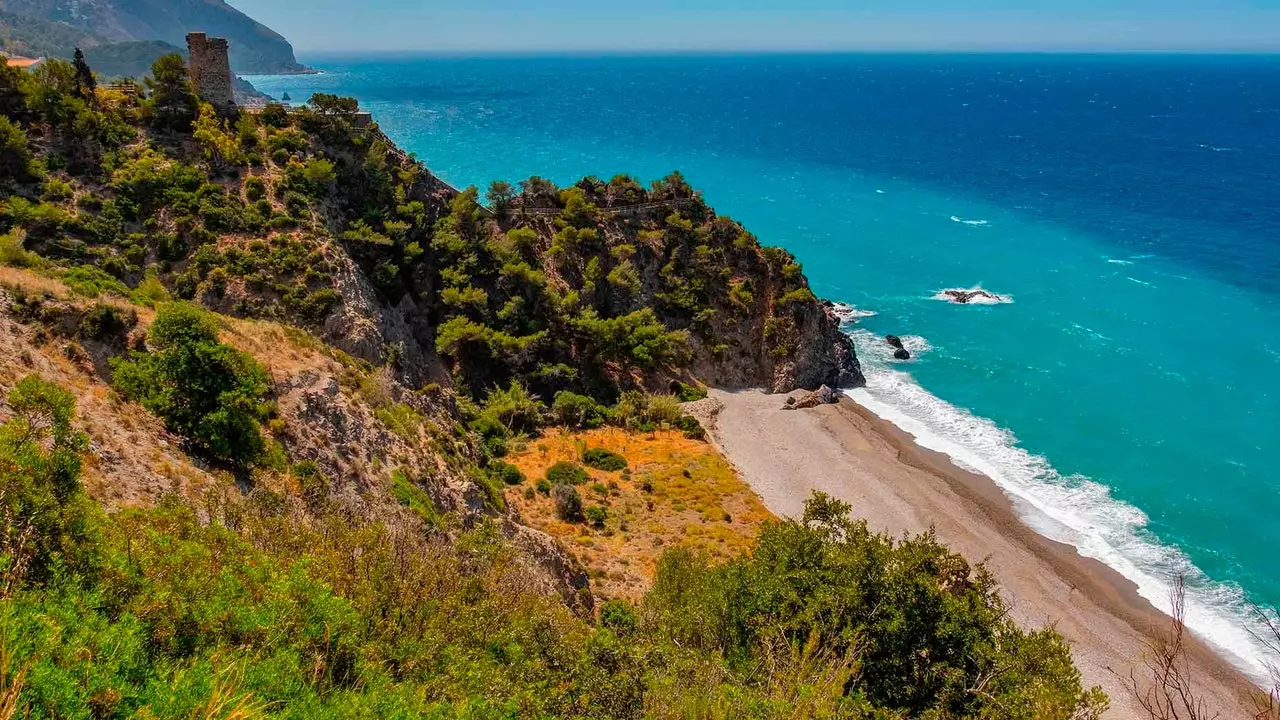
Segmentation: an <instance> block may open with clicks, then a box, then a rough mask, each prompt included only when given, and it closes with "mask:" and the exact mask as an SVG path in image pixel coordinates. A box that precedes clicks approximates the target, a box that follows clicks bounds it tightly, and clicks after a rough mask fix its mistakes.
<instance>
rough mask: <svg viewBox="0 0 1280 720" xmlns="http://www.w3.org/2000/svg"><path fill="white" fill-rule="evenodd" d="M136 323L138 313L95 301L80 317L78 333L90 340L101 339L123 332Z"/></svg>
mask: <svg viewBox="0 0 1280 720" xmlns="http://www.w3.org/2000/svg"><path fill="white" fill-rule="evenodd" d="M137 324H138V314H137V313H135V312H133V311H132V310H129V311H125V310H121V309H120V308H118V307H116V306H115V305H108V304H106V303H97V304H95V305H94V306H93V307H91V308H89V309H88V310H87V311H85V314H84V317H83V318H81V319H80V334H81V335H83V336H84V337H86V338H88V339H90V340H102V339H104V338H106V337H108V336H111V335H117V334H120V333H123V332H124V331H126V330H128V329H129V328H131V327H133V326H134V325H137Z"/></svg>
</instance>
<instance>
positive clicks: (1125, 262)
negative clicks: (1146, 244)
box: [1107, 258, 1133, 265]
mask: <svg viewBox="0 0 1280 720" xmlns="http://www.w3.org/2000/svg"><path fill="white" fill-rule="evenodd" d="M1107 262H1109V263H1111V264H1112V265H1132V264H1133V261H1132V260H1117V259H1115V258H1107Z"/></svg>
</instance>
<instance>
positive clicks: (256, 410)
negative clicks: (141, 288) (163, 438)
mask: <svg viewBox="0 0 1280 720" xmlns="http://www.w3.org/2000/svg"><path fill="white" fill-rule="evenodd" d="M147 342H148V345H149V346H150V347H151V348H153V351H152V352H149V353H140V352H134V353H133V354H132V355H131V356H130V358H129V359H127V360H122V359H116V360H114V361H113V362H112V368H113V370H114V383H115V386H116V388H117V389H118V390H120V392H121V394H123V395H124V396H125V397H127V398H129V399H131V400H136V401H137V402H139V403H141V404H142V406H143V407H145V408H147V409H148V410H150V411H151V412H153V413H155V414H156V415H158V416H160V418H161V419H163V420H164V422H165V425H166V426H167V427H168V428H169V429H170V430H171V431H173V432H176V433H178V434H179V435H182V436H183V437H185V438H187V439H188V440H190V441H191V442H192V443H193V444H194V445H195V446H196V447H197V448H198V449H200V450H202V451H204V452H207V453H209V454H210V455H212V456H213V457H215V458H218V459H221V460H226V461H229V462H233V463H237V464H251V463H253V462H254V461H256V460H257V459H258V457H259V455H261V453H262V451H263V448H264V442H263V439H262V433H261V431H260V429H259V427H258V423H259V421H261V420H263V419H265V417H266V414H267V413H266V410H265V399H266V396H267V392H268V390H269V389H270V382H269V378H268V376H267V373H266V371H265V370H263V369H262V367H261V366H260V365H258V364H257V362H255V361H254V360H253V358H251V357H249V356H248V355H246V354H245V353H242V352H240V351H238V350H236V349H234V348H232V347H230V346H227V345H224V344H222V343H221V342H219V341H218V329H217V324H216V322H215V321H214V319H213V318H212V317H211V316H210V315H209V314H208V313H206V312H204V311H203V310H200V309H198V308H196V307H193V306H191V305H184V304H180V303H171V304H167V305H161V306H160V308H159V310H158V311H157V313H156V319H155V321H154V322H153V323H152V324H151V330H150V333H149V335H148V339H147Z"/></svg>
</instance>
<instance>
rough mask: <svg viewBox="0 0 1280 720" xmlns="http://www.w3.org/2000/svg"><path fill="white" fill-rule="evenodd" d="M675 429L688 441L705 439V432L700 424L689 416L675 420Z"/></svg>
mask: <svg viewBox="0 0 1280 720" xmlns="http://www.w3.org/2000/svg"><path fill="white" fill-rule="evenodd" d="M676 428H677V429H678V430H680V432H682V433H684V436H685V437H687V438H689V439H690V440H705V439H706V437H707V431H706V430H705V429H704V428H703V427H702V423H700V422H698V419H697V418H695V417H692V416H690V415H685V416H683V417H681V418H680V419H679V420H677V421H676Z"/></svg>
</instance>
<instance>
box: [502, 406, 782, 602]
mask: <svg viewBox="0 0 1280 720" xmlns="http://www.w3.org/2000/svg"><path fill="white" fill-rule="evenodd" d="M588 448H605V449H607V450H612V451H613V452H616V453H618V454H619V455H622V456H623V457H625V458H626V459H627V464H628V469H627V470H626V471H619V472H605V471H602V470H595V469H592V468H586V470H587V473H588V474H589V475H590V476H591V480H590V481H589V482H588V483H586V484H584V485H581V486H579V487H578V492H579V493H580V494H581V495H582V501H583V505H584V506H585V507H587V508H591V507H593V506H600V507H604V508H605V509H606V510H607V511H608V514H609V517H608V520H606V521H605V524H604V527H603V528H595V527H591V526H590V525H589V524H573V523H566V522H563V521H561V520H560V519H559V518H557V517H556V513H555V504H554V502H553V501H552V500H551V498H549V497H547V496H546V495H543V494H542V493H540V492H537V491H536V490H534V488H535V486H536V484H537V482H538V481H539V480H542V479H543V478H544V477H545V475H546V472H547V468H549V467H551V466H552V465H554V464H555V463H557V462H560V461H571V462H578V463H581V458H582V452H583V451H584V450H586V449H588ZM507 459H508V461H509V462H511V463H512V464H514V465H515V466H516V467H518V468H520V470H521V471H522V472H524V474H525V476H526V478H527V479H526V481H525V485H524V488H523V489H521V488H512V489H511V491H509V492H508V493H507V501H508V502H509V503H511V504H513V505H515V506H516V508H518V509H519V511H520V514H521V516H522V517H523V518H524V520H525V522H526V523H528V524H530V525H532V526H533V527H536V528H538V529H540V530H542V531H544V532H546V533H548V534H550V535H552V536H554V537H556V538H558V539H559V540H560V541H561V542H562V543H564V545H565V547H567V548H568V549H569V550H570V551H571V552H573V553H574V554H575V555H576V556H577V557H578V559H579V560H580V561H581V562H582V563H583V564H584V565H585V566H586V567H587V569H588V571H589V572H590V573H591V578H592V583H593V585H594V590H595V591H596V593H597V594H598V595H599V596H601V597H605V598H614V597H626V598H638V597H639V596H640V595H642V594H643V593H644V592H645V590H646V589H648V587H649V584H650V582H651V580H652V578H653V571H654V566H655V564H656V562H657V559H658V557H659V556H660V555H661V554H662V552H663V550H665V549H667V548H670V547H676V546H680V545H684V546H688V547H692V548H694V549H697V550H701V551H703V552H705V553H707V554H708V555H710V556H711V557H713V558H716V559H719V560H728V559H730V558H733V557H737V556H739V555H742V554H744V553H746V552H749V551H750V550H751V548H752V547H754V545H755V540H756V538H757V537H758V536H759V535H760V529H761V525H762V524H763V523H764V522H765V521H767V520H771V519H773V515H772V514H770V513H769V511H768V510H767V509H765V507H764V505H763V504H762V503H761V502H760V498H758V497H757V496H756V494H755V493H754V492H752V490H751V488H750V487H749V486H748V485H747V484H746V483H745V482H744V481H743V480H742V479H741V478H740V477H738V474H737V472H735V471H734V469H733V467H732V466H731V465H729V463H728V462H727V461H726V460H725V459H724V458H723V457H721V456H720V454H719V453H717V452H716V450H715V448H713V447H712V446H711V445H709V444H707V443H705V442H701V441H697V440H689V439H688V438H686V437H684V435H682V434H681V433H678V432H673V431H663V432H656V433H628V432H626V431H624V430H619V429H615V428H606V429H601V430H592V431H589V432H585V433H568V432H565V431H562V430H553V431H549V432H547V434H545V435H544V436H542V437H540V438H536V439H533V440H531V441H529V443H528V445H527V446H526V447H525V449H524V450H523V451H521V452H517V453H514V454H513V455H512V457H509V458H507ZM531 495H532V497H531Z"/></svg>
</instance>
